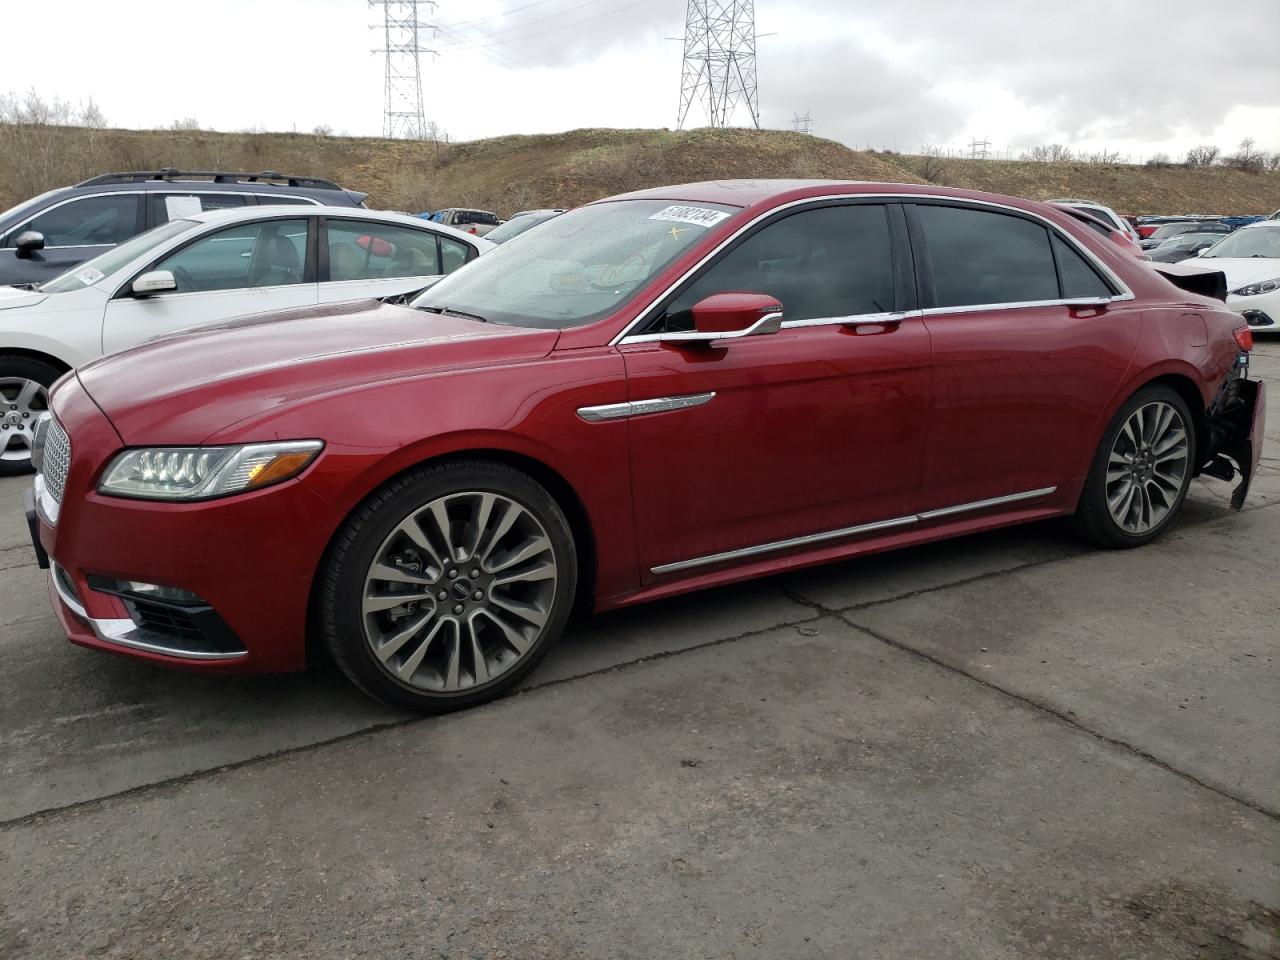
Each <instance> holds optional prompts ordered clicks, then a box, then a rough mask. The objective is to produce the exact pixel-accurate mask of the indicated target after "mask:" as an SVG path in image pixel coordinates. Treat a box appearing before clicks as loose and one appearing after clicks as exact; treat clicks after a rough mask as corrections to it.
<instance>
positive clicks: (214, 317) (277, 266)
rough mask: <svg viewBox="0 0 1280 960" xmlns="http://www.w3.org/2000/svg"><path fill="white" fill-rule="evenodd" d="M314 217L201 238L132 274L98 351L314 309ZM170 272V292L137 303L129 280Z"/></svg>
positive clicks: (259, 223)
mask: <svg viewBox="0 0 1280 960" xmlns="http://www.w3.org/2000/svg"><path fill="white" fill-rule="evenodd" d="M316 219H317V218H315V217H305V218H304V217H298V218H292V219H291V218H286V217H281V218H279V219H272V220H254V221H251V222H248V223H239V224H236V225H234V226H230V227H225V228H223V229H221V230H217V231H214V232H212V233H206V234H204V235H202V236H200V237H198V238H196V239H194V240H192V241H191V242H190V243H188V244H186V245H184V246H182V247H180V248H179V249H178V250H176V251H173V252H171V253H168V254H166V255H165V256H163V257H161V258H160V259H159V260H157V261H156V262H155V263H152V264H150V265H149V266H147V267H146V268H145V270H141V271H137V272H136V273H134V274H133V275H131V276H129V277H128V280H127V281H126V282H125V283H124V285H122V286H121V288H120V289H119V290H117V291H116V293H115V295H114V296H113V298H112V299H111V300H110V301H109V302H108V303H107V310H106V316H105V318H104V321H103V329H102V351H103V353H112V352H114V351H116V350H122V349H124V348H126V347H130V346H133V345H134V344H137V343H140V342H142V341H144V340H150V339H152V338H154V337H159V336H163V335H165V334H169V333H173V332H175V331H178V330H184V329H187V328H189V327H196V326H203V325H204V324H208V323H216V322H218V321H222V320H229V319H231V318H232V317H238V316H243V315H246V314H253V313H263V312H265V311H268V310H282V309H286V308H289V307H302V306H309V305H312V304H315V303H316V302H317V300H318V296H319V294H318V284H317V283H316V280H315V254H314V250H315V243H314V236H313V237H310V238H309V237H308V229H309V228H310V230H311V231H312V233H314V231H315V229H316ZM147 270H168V271H170V272H172V273H173V276H174V280H175V281H176V282H177V284H178V289H177V290H176V291H174V292H172V293H160V294H153V295H151V296H146V297H136V296H134V295H133V294H132V292H131V290H130V285H131V284H132V282H133V280H134V278H135V277H136V276H137V275H138V274H139V273H143V272H146V271H147Z"/></svg>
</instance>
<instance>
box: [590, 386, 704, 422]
mask: <svg viewBox="0 0 1280 960" xmlns="http://www.w3.org/2000/svg"><path fill="white" fill-rule="evenodd" d="M714 397H715V392H714V391H712V392H711V393H691V394H686V395H685V396H683V397H655V398H653V399H652V400H628V401H626V402H624V403H605V404H601V405H600V406H598V407H579V408H578V416H580V417H581V418H582V419H583V420H586V421H587V422H588V423H601V422H603V421H605V420H622V419H625V418H626V417H642V416H644V415H646V414H650V413H665V412H666V411H668V410H685V409H688V408H689V407H700V406H702V404H704V403H707V402H709V401H710V400H712V399H713V398H714Z"/></svg>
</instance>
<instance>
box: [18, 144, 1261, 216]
mask: <svg viewBox="0 0 1280 960" xmlns="http://www.w3.org/2000/svg"><path fill="white" fill-rule="evenodd" d="M165 166H178V167H183V168H186V169H230V170H280V171H283V172H286V173H297V174H309V175H313V176H322V177H330V178H332V179H334V180H337V181H338V182H339V183H341V184H342V185H343V186H345V187H349V188H351V189H355V190H363V191H366V192H368V193H369V194H370V201H369V202H370V205H371V206H378V207H386V208H390V209H397V210H409V211H414V212H417V211H420V210H426V209H437V208H440V207H445V206H478V207H484V208H487V209H492V210H495V211H497V212H498V213H499V214H502V215H508V214H510V213H512V212H514V211H515V210H517V209H522V208H527V207H543V206H558V207H570V206H575V205H577V204H579V203H583V202H586V201H588V200H594V199H596V198H598V197H602V196H607V195H609V194H613V193H620V192H622V191H625V190H633V189H638V188H641V187H647V186H656V185H660V184H663V183H679V182H684V181H689V180H704V179H716V178H728V177H824V178H825V177H829V178H835V179H850V180H877V181H886V182H899V183H901V182H907V183H918V182H923V178H922V174H924V173H926V172H927V173H929V174H930V176H931V178H932V179H933V180H934V181H935V182H939V183H944V184H948V185H952V186H967V187H975V188H978V189H983V190H991V191H994V192H997V193H1008V194H1014V195H1017V196H1025V197H1033V198H1037V199H1044V198H1047V197H1053V196H1082V197H1090V198H1093V199H1097V200H1100V201H1102V202H1104V203H1108V204H1110V205H1111V206H1113V207H1115V208H1116V209H1117V210H1120V211H1121V212H1124V213H1190V212H1203V213H1255V212H1256V213H1269V212H1271V211H1272V210H1274V209H1276V208H1277V207H1280V175H1276V174H1265V175H1264V174H1259V175H1252V174H1244V173H1237V172H1234V171H1230V170H1221V169H1209V170H1202V169H1196V170H1186V169H1181V168H1172V169H1163V170H1155V169H1149V168H1145V167H1133V166H1124V165H1115V166H1098V165H1090V164H1042V163H1024V162H1016V161H971V160H945V161H942V169H941V170H940V171H938V170H933V169H930V167H929V166H928V165H926V164H925V162H924V160H923V158H919V157H912V156H906V155H897V154H888V153H875V152H870V153H868V152H863V151H857V150H850V149H849V148H848V147H845V146H843V145H842V144H838V143H835V142H834V141H831V140H823V139H820V138H817V137H811V136H806V135H804V134H799V133H793V132H789V131H774V130H763V131H762V130H689V131H671V130H574V131H570V132H568V133H560V134H540V135H533V136H508V137H497V138H493V139H488V140H476V141H472V142H469V143H454V144H443V143H441V144H435V143H423V142H408V141H403V140H381V139H375V138H354V137H317V136H312V135H308V134H280V133H260V134H254V133H213V132H206V131H172V132H171V131H159V130H99V131H90V130H84V129H79V128H69V127H3V126H0V209H2V208H4V207H7V206H9V205H11V204H13V203H16V202H18V201H19V200H22V199H25V198H26V197H29V196H32V195H34V194H36V193H39V192H41V191H43V190H47V189H50V188H51V187H56V186H61V185H63V184H67V183H74V182H76V181H77V180H81V179H84V178H85V177H88V176H92V175H93V174H95V173H101V172H104V171H108V170H128V169H154V168H157V167H165Z"/></svg>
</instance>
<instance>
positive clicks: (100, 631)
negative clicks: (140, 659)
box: [49, 561, 249, 660]
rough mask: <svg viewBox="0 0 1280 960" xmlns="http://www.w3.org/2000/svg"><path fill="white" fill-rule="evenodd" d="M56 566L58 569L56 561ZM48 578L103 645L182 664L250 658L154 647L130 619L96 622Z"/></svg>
mask: <svg viewBox="0 0 1280 960" xmlns="http://www.w3.org/2000/svg"><path fill="white" fill-rule="evenodd" d="M54 565H55V566H57V562H56V561H55V562H54ZM59 569H61V568H59ZM64 573H65V571H64ZM49 577H50V579H51V581H52V582H53V589H54V591H55V592H56V593H57V594H58V599H59V600H61V601H62V602H63V603H64V604H66V606H67V609H68V610H70V611H71V612H72V613H74V614H75V615H76V616H77V617H79V618H80V619H81V620H83V621H84V622H85V623H87V624H88V625H89V629H91V630H92V631H93V635H94V636H95V637H97V638H98V639H99V640H101V641H102V642H103V643H110V644H114V645H115V646H119V647H128V648H130V649H131V650H144V651H146V652H147V653H159V654H163V655H164V656H166V657H175V658H181V659H183V660H237V659H240V658H242V657H246V656H248V654H249V652H248V651H247V650H236V651H232V652H229V653H228V652H222V651H219V652H217V653H193V652H192V651H190V650H178V649H176V648H174V647H169V646H165V645H164V644H163V643H155V642H153V641H151V640H148V639H147V638H148V637H154V636H155V634H154V633H152V632H151V631H149V630H145V629H143V628H142V627H139V626H138V625H137V624H136V623H134V622H133V621H132V620H130V619H129V618H127V617H124V618H119V617H110V618H97V617H91V616H89V613H88V611H86V610H85V608H84V605H83V604H82V603H80V601H78V600H77V599H76V598H75V597H73V596H71V594H69V593H68V592H67V590H66V588H65V587H63V585H62V582H61V581H60V580H59V578H58V576H57V573H56V572H55V571H54V570H52V569H51V570H50V571H49Z"/></svg>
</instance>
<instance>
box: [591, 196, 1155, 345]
mask: <svg viewBox="0 0 1280 960" xmlns="http://www.w3.org/2000/svg"><path fill="white" fill-rule="evenodd" d="M836 200H887V201H893V202H904V201H905V202H910V201H913V200H946V201H951V202H953V203H961V204H968V205H970V206H978V207H991V208H993V209H996V210H1008V211H1009V212H1011V213H1016V214H1020V215H1022V216H1025V217H1031V218H1033V219H1035V220H1037V221H1039V222H1040V223H1042V224H1044V226H1045V227H1047V228H1048V229H1050V230H1052V231H1053V232H1054V234H1055V235H1056V236H1057V237H1058V238H1059V239H1060V240H1062V241H1063V242H1064V243H1066V244H1067V245H1069V246H1070V247H1071V249H1072V250H1074V251H1076V253H1078V254H1080V255H1081V256H1082V257H1084V258H1085V259H1086V260H1088V261H1089V263H1090V264H1092V265H1093V267H1094V268H1095V269H1096V270H1098V272H1099V273H1101V274H1102V275H1103V276H1105V277H1106V278H1107V280H1108V281H1110V283H1111V284H1112V286H1114V287H1115V288H1116V289H1117V290H1119V291H1120V293H1118V294H1116V295H1115V296H1113V297H1111V298H1109V301H1108V302H1110V301H1122V300H1133V299H1135V295H1134V293H1133V291H1132V290H1130V289H1129V285H1128V284H1127V283H1125V282H1124V280H1122V279H1121V278H1120V277H1119V276H1117V275H1116V273H1115V271H1113V270H1112V269H1111V268H1110V267H1108V266H1107V265H1106V264H1105V263H1103V262H1102V261H1101V260H1099V259H1098V257H1097V255H1096V254H1095V253H1094V252H1093V251H1092V250H1090V249H1089V248H1088V247H1085V246H1083V245H1082V244H1081V243H1080V242H1079V241H1078V240H1076V238H1075V237H1073V236H1071V234H1069V233H1067V232H1066V231H1065V230H1063V229H1062V228H1061V227H1060V226H1058V225H1057V224H1056V223H1054V222H1053V221H1052V220H1050V219H1049V218H1047V217H1045V216H1042V215H1041V214H1039V213H1036V212H1035V211H1033V210H1024V209H1022V208H1021V207H1014V206H1010V205H1009V204H1007V203H996V202H995V201H992V200H971V199H969V198H968V197H948V196H943V195H940V194H930V193H840V194H824V195H823V196H820V197H805V198H804V199H801V200H792V201H791V202H790V203H784V204H782V205H781V206H777V207H772V208H770V209H768V210H765V211H763V212H761V213H760V214H758V215H756V216H755V217H754V218H753V219H751V220H749V221H747V222H746V223H744V224H742V225H741V226H740V227H738V229H737V230H735V231H734V232H733V233H731V234H730V235H729V236H727V237H725V238H724V240H722V241H721V242H720V243H719V244H717V245H716V247H715V249H713V250H711V251H709V252H708V253H707V254H706V255H705V256H704V257H702V259H700V260H699V261H698V262H697V263H695V264H694V265H693V266H692V267H690V268H689V269H688V270H686V271H685V272H684V273H683V274H681V275H680V277H679V278H678V279H676V280H675V282H673V283H672V284H671V285H670V286H668V287H667V288H666V289H665V290H663V291H662V293H660V294H659V295H658V296H656V297H654V298H653V301H652V302H651V303H650V304H649V305H648V306H647V307H645V308H644V309H643V310H641V311H640V313H639V314H638V315H637V316H636V318H635V319H634V320H632V321H631V322H630V323H629V324H627V326H626V327H625V328H623V330H622V331H621V332H620V333H618V334H617V335H616V336H615V337H614V338H613V339H612V340H610V341H609V346H611V347H616V346H617V345H618V344H620V343H623V342H626V343H641V342H644V338H645V337H649V336H654V335H652V334H638V335H637V336H635V337H628V334H629V333H630V332H631V331H632V330H635V329H638V328H640V327H642V326H643V325H644V324H645V323H647V322H648V321H649V320H651V319H653V313H654V311H655V310H656V309H657V307H658V304H660V303H661V302H662V301H663V300H665V299H666V298H667V297H669V296H670V295H671V294H672V293H674V292H675V290H676V289H677V288H678V287H679V286H681V285H682V284H683V283H684V282H685V281H687V280H688V279H689V278H690V277H692V276H693V275H694V274H695V273H697V272H698V271H699V270H701V269H702V268H703V267H704V266H706V265H707V264H708V263H709V262H710V261H711V260H712V259H713V258H714V257H716V256H718V255H719V254H720V253H721V252H722V251H723V250H724V249H725V248H726V247H727V246H729V245H730V244H731V243H733V242H734V241H735V240H737V239H738V238H739V237H741V236H742V235H743V234H744V233H746V232H747V231H748V230H750V229H751V228H752V227H754V226H756V224H758V223H760V222H761V221H762V220H766V219H768V218H769V217H772V216H773V215H774V214H776V213H780V212H782V211H784V210H792V209H794V208H796V207H803V206H807V205H809V204H819V203H830V202H832V201H836ZM1107 242H1108V243H1110V241H1107ZM1064 302H1065V301H1061V300H1047V301H1046V300H1037V301H1033V302H1029V303H1018V304H974V305H973V306H969V307H965V308H964V309H965V310H970V311H972V310H992V309H1006V310H1007V309H1011V308H1014V307H1028V306H1054V305H1061V304H1062V303H1064ZM933 309H936V310H937V311H938V312H951V311H952V308H947V310H946V311H944V310H943V309H942V308H933ZM913 312H914V311H913ZM868 316H870V315H868ZM791 322H792V323H796V324H798V323H807V322H808V321H802V320H793V321H791ZM832 322H834V321H832ZM873 322H874V321H873ZM812 325H814V326H816V325H817V324H812ZM787 326H788V324H787V323H785V322H784V323H783V327H784V328H785V327H787Z"/></svg>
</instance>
